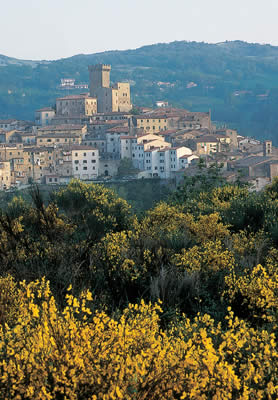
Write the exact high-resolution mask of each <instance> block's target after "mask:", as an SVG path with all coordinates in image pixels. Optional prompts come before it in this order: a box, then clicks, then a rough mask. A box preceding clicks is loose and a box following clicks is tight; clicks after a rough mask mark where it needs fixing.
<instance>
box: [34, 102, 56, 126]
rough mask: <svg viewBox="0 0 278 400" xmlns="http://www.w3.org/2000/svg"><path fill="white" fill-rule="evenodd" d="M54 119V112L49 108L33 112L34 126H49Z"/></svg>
mask: <svg viewBox="0 0 278 400" xmlns="http://www.w3.org/2000/svg"><path fill="white" fill-rule="evenodd" d="M54 117H55V110H53V108H51V107H45V108H40V109H39V110H36V111H35V121H36V125H40V126H46V125H49V124H50V123H51V121H52V119H53V118H54Z"/></svg>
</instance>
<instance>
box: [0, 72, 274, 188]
mask: <svg viewBox="0 0 278 400" xmlns="http://www.w3.org/2000/svg"><path fill="white" fill-rule="evenodd" d="M110 69H111V68H110V66H107V65H105V66H102V65H98V66H94V67H89V71H90V93H84V94H80V95H69V96H65V97H62V98H58V99H56V107H55V109H54V108H50V107H46V108H42V109H39V110H37V111H36V113H35V121H34V122H33V121H19V120H15V119H10V120H0V188H1V189H8V188H9V187H11V186H13V185H23V184H28V183H30V182H37V183H46V184H62V183H68V182H69V180H70V179H72V178H79V179H81V180H85V181H91V180H97V179H102V178H103V177H113V176H116V175H117V174H118V168H119V166H120V165H121V163H122V160H123V159H125V160H126V159H128V160H129V164H130V165H131V166H133V168H134V171H136V174H135V176H136V177H138V178H142V177H144V178H155V177H157V178H161V179H169V178H176V179H178V178H179V177H182V176H183V175H184V174H194V171H196V168H197V167H196V165H197V164H198V160H199V158H204V159H205V160H206V162H207V164H210V163H213V162H219V163H221V165H223V169H224V174H225V176H226V178H227V180H230V181H233V180H235V179H237V178H238V176H239V175H240V176H241V178H242V179H245V180H247V181H251V182H252V183H253V184H254V185H255V187H256V188H257V189H260V188H261V187H263V186H264V185H265V184H267V183H268V182H270V181H271V180H272V179H273V177H275V176H277V175H278V149H276V148H275V147H274V146H272V142H271V141H265V142H264V143H261V142H259V141H257V140H254V139H251V138H247V137H243V136H240V135H238V134H237V132H236V131H235V130H232V129H227V128H221V129H220V128H217V127H216V126H215V125H213V124H212V122H211V115H210V112H207V113H205V112H190V111H187V110H184V109H176V108H172V107H168V106H163V107H161V106H159V107H157V108H154V109H150V108H147V109H144V108H141V109H140V108H139V109H138V108H137V109H136V111H137V113H136V114H134V112H132V110H131V103H130V94H129V85H128V84H127V83H117V84H116V85H113V86H111V87H110V80H109V79H110V76H109V73H110ZM127 173H128V172H127Z"/></svg>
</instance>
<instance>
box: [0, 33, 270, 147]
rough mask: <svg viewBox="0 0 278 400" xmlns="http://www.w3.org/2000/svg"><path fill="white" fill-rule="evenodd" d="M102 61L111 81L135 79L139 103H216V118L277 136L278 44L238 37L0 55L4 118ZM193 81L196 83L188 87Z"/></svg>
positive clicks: (38, 103)
mask: <svg viewBox="0 0 278 400" xmlns="http://www.w3.org/2000/svg"><path fill="white" fill-rule="evenodd" d="M1 61H2V63H1ZM96 63H108V64H112V72H111V77H112V80H113V81H117V80H128V81H130V82H131V84H132V96H133V103H134V104H136V105H144V106H146V105H148V106H152V105H154V103H155V101H158V100H166V101H168V102H169V103H170V104H172V105H174V106H181V107H184V108H186V109H189V110H192V111H208V110H209V109H211V111H212V118H213V120H215V121H219V122H222V123H227V124H230V125H231V126H233V127H237V128H239V130H240V132H241V133H242V134H246V135H251V136H253V135H255V136H256V137H258V138H266V137H268V138H271V139H272V140H273V141H274V142H275V143H276V144H277V143H278V142H277V138H276V131H277V125H278V119H277V112H276V110H277V106H278V91H277V89H278V48H277V47H274V46H270V45H259V44H250V43H244V42H240V41H235V42H226V43H218V44H207V43H197V42H185V41H181V42H173V43H170V44H157V45H152V46H144V47H141V48H139V49H136V50H127V51H110V52H105V53H98V54H91V55H77V56H74V57H71V58H66V59H61V60H57V61H51V62H41V63H38V62H22V61H19V60H9V59H7V58H4V57H2V60H1V56H0V65H1V66H0V68H1V74H0V88H1V89H0V110H1V115H0V117H1V118H6V117H16V118H22V119H34V111H35V109H38V108H40V107H42V106H48V105H54V104H55V98H56V97H60V96H63V95H65V94H68V93H67V91H62V90H60V89H59V88H58V85H59V83H60V79H61V78H74V79H76V82H77V83H81V82H88V69H87V68H88V65H89V64H96ZM157 82H166V83H168V84H166V85H158V84H157ZM190 82H194V83H195V84H196V85H197V86H192V87H190V88H187V84H188V83H190ZM69 93H72V92H69Z"/></svg>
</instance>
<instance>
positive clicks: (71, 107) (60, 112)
mask: <svg viewBox="0 0 278 400" xmlns="http://www.w3.org/2000/svg"><path fill="white" fill-rule="evenodd" d="M56 113H57V116H58V117H59V116H71V117H74V116H92V115H93V114H96V113H97V99H96V98H94V97H90V96H88V94H87V93H86V94H79V95H71V96H65V97H60V98H58V99H56Z"/></svg>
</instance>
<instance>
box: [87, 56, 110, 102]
mask: <svg viewBox="0 0 278 400" xmlns="http://www.w3.org/2000/svg"><path fill="white" fill-rule="evenodd" d="M88 69H89V74H90V96H93V95H94V94H95V92H96V89H99V88H109V87H110V71H111V65H106V64H97V65H89V67H88Z"/></svg>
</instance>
